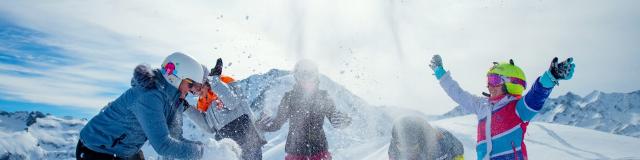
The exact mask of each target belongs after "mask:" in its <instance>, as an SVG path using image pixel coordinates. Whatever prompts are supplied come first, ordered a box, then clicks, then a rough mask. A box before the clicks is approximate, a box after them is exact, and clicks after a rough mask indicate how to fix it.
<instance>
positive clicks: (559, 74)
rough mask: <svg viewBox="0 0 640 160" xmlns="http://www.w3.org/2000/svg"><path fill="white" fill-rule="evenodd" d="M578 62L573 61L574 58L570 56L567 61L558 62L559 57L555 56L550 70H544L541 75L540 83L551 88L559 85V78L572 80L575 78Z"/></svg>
mask: <svg viewBox="0 0 640 160" xmlns="http://www.w3.org/2000/svg"><path fill="white" fill-rule="evenodd" d="M575 68H576V64H574V63H573V58H568V59H567V60H565V61H562V62H560V63H558V57H555V58H553V60H552V61H551V66H550V67H549V70H547V71H546V72H544V74H543V75H542V77H540V83H541V84H542V86H544V87H545V88H551V87H553V86H555V85H558V84H559V83H558V80H570V79H571V78H573V73H574V72H575Z"/></svg>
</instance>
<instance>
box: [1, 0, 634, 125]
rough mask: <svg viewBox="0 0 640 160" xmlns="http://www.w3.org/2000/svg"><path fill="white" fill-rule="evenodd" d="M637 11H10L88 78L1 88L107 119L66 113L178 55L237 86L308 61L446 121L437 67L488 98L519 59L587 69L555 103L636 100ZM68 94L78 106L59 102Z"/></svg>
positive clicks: (612, 6) (412, 4) (494, 6)
mask: <svg viewBox="0 0 640 160" xmlns="http://www.w3.org/2000/svg"><path fill="white" fill-rule="evenodd" d="M638 6H640V5H638V2H636V1H622V0H614V1H502V0H489V1H471V0H463V1H456V2H452V1H418V0H393V1H389V0H374V1H371V0H349V1H339V0H312V1H297V0H276V1H256V0H239V1H189V2H186V1H183V2H180V3H178V2H173V1H82V2H76V1H55V2H53V1H52V2H42V1H37V2H36V1H8V2H3V3H2V4H0V13H2V14H4V15H5V16H6V17H8V18H9V19H10V20H12V21H14V22H15V23H17V24H19V25H21V26H25V27H29V28H32V29H34V30H37V31H41V32H43V33H46V34H48V35H50V36H49V37H47V38H46V39H44V40H42V42H43V43H46V44H50V45H53V46H58V47H60V48H62V49H64V50H65V51H68V54H69V56H72V57H78V58H79V59H81V60H83V61H82V62H78V64H74V65H72V66H69V67H65V68H62V69H61V70H60V72H73V75H74V76H79V77H78V78H77V79H73V80H72V81H70V82H66V81H64V79H63V78H60V77H55V76H54V75H48V76H50V77H49V78H44V79H37V80H38V81H51V82H52V83H62V84H57V85H51V86H50V88H48V89H51V90H54V91H50V92H48V93H50V94H52V95H42V94H40V95H38V94H31V93H33V92H37V90H38V88H31V87H29V88H19V87H13V86H10V85H7V84H3V85H5V86H6V87H7V88H9V90H13V91H15V92H11V93H20V94H16V96H17V97H20V98H23V99H28V100H30V101H39V102H47V103H53V104H64V105H73V106H90V107H99V106H101V104H104V103H105V101H109V100H112V99H109V98H111V97H109V98H104V97H100V96H95V97H91V98H88V99H85V100H78V101H77V102H73V103H72V100H71V99H74V98H75V97H76V96H80V95H85V94H89V95H91V94H95V93H96V92H105V91H106V92H114V88H108V87H101V86H92V85H93V83H91V82H90V81H94V80H101V79H104V80H105V81H111V82H120V83H124V84H125V85H126V84H127V83H128V81H129V78H130V77H131V70H132V68H133V67H134V66H135V65H136V64H138V63H148V64H152V65H157V64H158V63H159V62H160V61H161V59H162V57H163V56H164V55H167V54H169V53H171V52H173V51H184V52H186V53H190V54H193V55H194V56H195V57H196V58H198V59H200V60H201V61H203V62H204V63H207V64H209V65H212V63H214V60H215V58H217V57H223V58H224V59H225V61H227V62H231V63H232V66H231V67H229V68H228V69H227V71H226V72H227V73H230V74H232V75H235V76H237V77H238V78H243V77H246V76H248V75H250V74H255V73H260V72H264V71H266V70H268V69H271V68H284V69H289V68H291V67H292V66H293V64H294V63H295V61H296V59H298V58H301V57H306V58H311V59H314V60H316V61H318V63H319V64H320V65H321V66H320V67H321V69H322V71H321V72H323V73H325V74H327V75H329V76H330V77H332V78H333V79H335V80H337V81H338V82H340V83H343V84H344V85H345V86H346V87H347V88H349V89H351V90H352V91H353V92H354V93H356V94H357V95H359V96H362V97H364V98H365V99H366V100H368V101H369V102H371V103H373V104H390V105H398V106H403V107H413V108H418V109H421V110H423V111H425V112H428V114H429V113H433V114H437V113H442V112H445V111H447V110H448V109H450V108H451V107H452V106H453V105H455V104H454V103H453V102H452V101H451V100H449V98H448V97H446V95H445V94H444V92H443V91H442V89H440V88H439V86H438V84H437V82H436V80H435V78H434V77H433V76H431V71H430V70H429V69H427V65H426V63H427V62H428V59H429V58H430V57H431V55H432V54H435V53H438V54H442V55H443V57H444V61H445V65H446V68H447V69H449V70H451V71H452V73H453V74H454V77H455V78H456V79H458V80H459V81H460V82H461V84H462V86H463V87H464V88H466V89H468V90H469V91H470V92H472V93H478V94H479V93H480V92H481V91H483V90H485V89H484V86H485V84H484V83H486V82H485V80H484V73H485V72H486V70H487V68H488V67H489V65H490V62H492V61H500V60H508V59H509V58H513V59H515V61H516V63H517V64H519V65H521V66H522V67H523V68H525V71H526V74H527V77H528V78H529V81H530V82H532V81H533V79H534V78H535V77H536V76H537V75H539V74H540V73H541V72H543V71H544V70H545V69H546V67H547V66H548V62H549V61H550V60H551V58H553V57H554V56H558V57H561V58H566V57H568V56H573V57H575V58H576V63H577V66H578V68H577V73H576V76H575V79H574V80H572V81H570V82H562V84H561V86H560V87H559V88H558V89H556V91H555V94H556V95H557V94H564V93H565V92H567V91H575V92H577V93H580V94H586V93H588V92H590V91H591V90H595V89H597V90H603V91H609V92H611V91H619V92H628V91H632V90H636V89H639V88H640V84H638V83H637V81H638V80H640V73H639V72H636V71H635V70H634V69H637V68H640V65H639V64H638V63H636V62H635V61H637V60H638V59H640V56H639V55H638V54H637V52H638V50H637V49H636V48H637V47H636V44H635V43H637V42H638V41H639V40H640V31H638V30H637V29H636V28H638V26H640V20H639V19H638V18H637V17H638V16H639V15H640V14H639V13H638V12H639V8H638ZM298 50H300V51H302V53H296V51H298ZM398 51H402V53H398ZM63 75H64V74H63ZM2 78H3V79H5V78H6V79H11V80H16V81H29V80H33V79H29V78H21V77H7V76H5V77H2ZM53 80H57V81H53ZM76 84H81V85H79V86H76ZM5 86H3V88H4V87H5ZM65 88H75V89H76V90H78V91H82V92H77V91H68V92H61V91H55V90H61V89H65Z"/></svg>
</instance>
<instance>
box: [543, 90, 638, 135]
mask: <svg viewBox="0 0 640 160" xmlns="http://www.w3.org/2000/svg"><path fill="white" fill-rule="evenodd" d="M639 117H640V91H635V92H631V93H603V92H600V91H594V92H592V93H590V94H588V95H587V96H585V97H584V98H580V97H579V96H576V95H573V94H570V93H568V94H567V95H564V96H560V97H558V98H555V99H549V100H547V102H546V103H545V106H544V108H543V109H542V110H541V111H540V115H539V116H537V117H536V120H539V121H544V122H552V123H559V124H566V125H572V126H578V127H584V128H589V129H595V130H599V131H604V132H609V133H614V134H621V135H627V136H632V137H640V118H639Z"/></svg>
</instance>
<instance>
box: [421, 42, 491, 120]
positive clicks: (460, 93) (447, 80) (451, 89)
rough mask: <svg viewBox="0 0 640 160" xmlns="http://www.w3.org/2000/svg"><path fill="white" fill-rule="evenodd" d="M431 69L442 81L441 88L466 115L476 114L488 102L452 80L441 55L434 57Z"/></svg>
mask: <svg viewBox="0 0 640 160" xmlns="http://www.w3.org/2000/svg"><path fill="white" fill-rule="evenodd" d="M429 67H430V68H431V69H432V70H433V71H434V75H435V76H436V78H437V79H438V80H439V81H440V86H441V87H442V89H444V91H445V92H446V93H447V95H448V96H449V97H451V99H452V100H453V101H455V102H456V103H458V104H459V105H460V106H461V107H462V108H463V111H464V112H465V113H476V112H477V108H479V107H480V106H482V104H483V103H484V102H485V101H486V99H485V98H482V97H478V96H475V95H473V94H471V93H469V92H467V91H465V90H464V89H462V88H461V87H460V85H459V84H458V82H456V81H455V80H453V78H451V72H446V71H445V70H444V67H443V65H442V58H441V57H440V55H434V56H433V58H432V60H431V64H430V65H429Z"/></svg>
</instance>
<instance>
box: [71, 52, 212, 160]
mask: <svg viewBox="0 0 640 160" xmlns="http://www.w3.org/2000/svg"><path fill="white" fill-rule="evenodd" d="M202 72H203V71H202V67H201V66H200V63H198V62H197V61H196V60H194V59H193V58H191V56H189V55H186V54H183V53H179V52H176V53H173V54H171V55H169V56H168V57H167V58H166V59H165V60H164V62H163V63H162V66H161V68H160V69H150V68H149V67H148V66H144V65H139V66H137V67H136V69H135V71H134V74H133V79H132V80H131V88H129V89H128V90H126V91H125V92H124V93H123V94H122V95H121V96H120V97H118V98H117V99H115V100H114V101H112V102H111V103H109V104H107V106H105V107H104V108H103V109H102V111H100V113H98V115H96V116H95V117H93V118H92V119H91V120H90V121H89V122H88V123H87V125H85V126H84V128H83V129H82V130H81V131H80V139H79V141H78V146H77V148H76V158H77V159H144V156H143V154H142V151H141V150H140V148H141V147H142V145H143V144H144V143H145V142H147V140H148V142H149V144H151V146H152V147H153V149H154V150H155V151H156V152H157V153H158V154H159V155H162V156H164V157H170V158H180V159H199V158H201V157H202V155H203V153H204V152H207V151H208V149H205V148H206V146H205V145H203V143H201V142H194V141H190V140H187V139H184V138H183V137H182V112H183V111H184V110H185V107H186V106H185V104H186V103H185V100H184V98H185V97H186V96H187V94H192V95H196V94H198V92H199V91H200V88H201V87H202V80H203V75H202ZM211 151H213V150H211ZM204 154H206V153H204Z"/></svg>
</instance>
